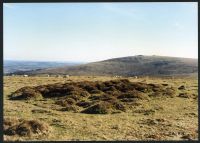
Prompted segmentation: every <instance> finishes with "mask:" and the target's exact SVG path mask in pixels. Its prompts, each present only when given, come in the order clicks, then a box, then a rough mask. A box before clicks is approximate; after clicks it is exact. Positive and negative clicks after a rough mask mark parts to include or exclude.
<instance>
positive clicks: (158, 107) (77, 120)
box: [4, 76, 198, 141]
mask: <svg viewBox="0 0 200 143" xmlns="http://www.w3.org/2000/svg"><path fill="white" fill-rule="evenodd" d="M38 84H39V85H38ZM197 99H198V82H197V78H196V77H195V78H193V77H181V78H172V77H166V78H164V77H162V78H158V77H139V78H138V79H135V78H131V77H129V78H116V77H106V76H70V77H69V78H67V79H66V78H56V77H19V76H14V77H11V76H8V77H4V140H5V141H21V140H22V141H30V140H42V141H44V140H54V141H55V140H196V139H197V138H198V110H197V109H198V100H197Z"/></svg>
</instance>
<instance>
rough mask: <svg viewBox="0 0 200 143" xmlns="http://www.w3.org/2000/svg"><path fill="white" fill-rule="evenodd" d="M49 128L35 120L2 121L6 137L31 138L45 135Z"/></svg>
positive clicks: (7, 119) (6, 119) (8, 119)
mask: <svg viewBox="0 0 200 143" xmlns="http://www.w3.org/2000/svg"><path fill="white" fill-rule="evenodd" d="M48 131H49V126H48V125H47V124H46V123H43V122H40V121H37V120H23V119H15V118H14V119H12V118H5V119H4V134H5V135H8V136H13V135H18V136H31V135H33V134H41V133H44V134H45V133H47V132H48Z"/></svg>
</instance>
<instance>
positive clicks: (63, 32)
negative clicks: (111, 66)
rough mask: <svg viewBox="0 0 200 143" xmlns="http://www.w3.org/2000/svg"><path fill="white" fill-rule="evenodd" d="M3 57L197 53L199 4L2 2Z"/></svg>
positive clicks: (83, 57)
mask: <svg viewBox="0 0 200 143" xmlns="http://www.w3.org/2000/svg"><path fill="white" fill-rule="evenodd" d="M3 12H4V13H3V26H4V28H3V30H4V33H3V36H4V47H3V48H4V49H3V50H4V59H10V60H37V61H82V62H92V61H99V60H105V59H109V58H115V57H124V56H134V55H163V56H175V57H190V58H198V29H197V28H198V27H197V25H198V19H197V13H198V12H197V3H195V2H193V3H192V2H191V3H189V2H187V3H40V4H39V3H38V4H37V3H29V4H20V3H18V4H12V3H11V4H8V3H7V4H6V3H4V5H3Z"/></svg>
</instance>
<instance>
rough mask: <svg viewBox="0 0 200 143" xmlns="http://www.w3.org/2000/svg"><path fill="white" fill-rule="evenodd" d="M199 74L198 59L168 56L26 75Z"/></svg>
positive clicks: (80, 66)
mask: <svg viewBox="0 0 200 143" xmlns="http://www.w3.org/2000/svg"><path fill="white" fill-rule="evenodd" d="M197 72H198V59H191V58H178V57H166V56H143V55H138V56H129V57H121V58H113V59H108V60H104V61H99V62H92V63H87V64H82V65H77V66H63V67H59V68H47V69H41V70H37V71H29V72H26V74H33V75H34V74H69V75H112V76H113V75H121V76H134V75H153V76H160V75H182V74H193V73H197Z"/></svg>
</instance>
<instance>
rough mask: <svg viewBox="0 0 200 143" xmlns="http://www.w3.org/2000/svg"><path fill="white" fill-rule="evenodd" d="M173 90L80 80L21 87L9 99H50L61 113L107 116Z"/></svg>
mask: <svg viewBox="0 0 200 143" xmlns="http://www.w3.org/2000/svg"><path fill="white" fill-rule="evenodd" d="M176 90H177V89H175V88H173V87H169V86H168V85H163V84H147V83H142V82H130V81H129V80H128V79H120V80H110V81H105V82H102V81H95V82H92V81H82V82H70V83H55V84H48V85H40V86H36V87H23V88H21V89H18V90H17V91H15V92H14V93H12V94H11V95H10V99H11V100H30V99H34V100H35V99H39V100H40V99H42V98H51V99H53V100H55V104H57V105H60V106H61V107H62V111H72V112H81V113H88V114H107V113H113V112H121V111H122V112H124V111H126V109H128V106H130V105H137V104H135V103H137V101H139V100H149V98H150V97H157V96H161V97H162V96H163V97H174V96H175V93H176ZM130 103H133V104H130Z"/></svg>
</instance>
